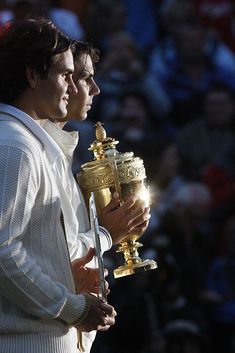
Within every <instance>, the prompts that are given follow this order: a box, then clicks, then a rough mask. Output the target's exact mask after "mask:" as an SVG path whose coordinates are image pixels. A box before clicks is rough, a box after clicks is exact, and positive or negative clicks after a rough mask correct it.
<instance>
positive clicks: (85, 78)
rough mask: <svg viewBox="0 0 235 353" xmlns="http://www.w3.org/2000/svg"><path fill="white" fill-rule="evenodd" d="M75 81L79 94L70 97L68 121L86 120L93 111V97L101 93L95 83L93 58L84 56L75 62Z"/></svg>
mask: <svg viewBox="0 0 235 353" xmlns="http://www.w3.org/2000/svg"><path fill="white" fill-rule="evenodd" d="M73 81H74V83H75V85H76V88H77V94H75V95H70V96H69V104H68V106H67V110H68V115H67V118H66V120H80V121H82V120H85V119H86V118H87V112H88V111H89V110H90V109H91V106H92V100H93V97H94V96H96V95H98V94H99V93H100V90H99V87H98V86H97V84H96V83H95V81H94V67H93V64H92V60H91V57H90V56H89V55H87V54H82V55H81V56H80V57H79V58H77V59H76V60H75V63H74V74H73Z"/></svg>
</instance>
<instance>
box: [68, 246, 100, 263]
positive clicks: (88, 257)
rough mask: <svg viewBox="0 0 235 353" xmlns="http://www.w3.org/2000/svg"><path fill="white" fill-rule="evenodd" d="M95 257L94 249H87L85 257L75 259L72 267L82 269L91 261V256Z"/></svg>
mask: <svg viewBox="0 0 235 353" xmlns="http://www.w3.org/2000/svg"><path fill="white" fill-rule="evenodd" d="M94 255H95V249H94V248H89V250H88V252H87V253H86V255H84V256H83V257H81V258H80V259H77V260H75V261H73V265H75V266H79V267H82V266H84V265H85V264H87V263H88V262H90V261H91V260H92V259H93V256H94Z"/></svg>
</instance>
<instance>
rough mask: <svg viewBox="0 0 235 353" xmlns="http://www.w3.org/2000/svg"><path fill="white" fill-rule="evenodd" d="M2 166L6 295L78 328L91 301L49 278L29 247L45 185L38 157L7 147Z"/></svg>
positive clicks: (2, 288)
mask: <svg viewBox="0 0 235 353" xmlns="http://www.w3.org/2000/svg"><path fill="white" fill-rule="evenodd" d="M37 163H38V161H37ZM0 165H1V172H0V278H1V281H0V292H1V293H2V295H4V296H6V297H7V298H8V300H10V301H11V302H12V303H14V304H16V305H18V306H19V307H21V308H22V309H23V310H25V311H27V312H28V313H30V314H32V315H35V316H38V317H40V318H59V319H61V320H63V321H64V322H66V323H68V324H72V323H73V322H74V321H76V320H78V319H79V318H80V317H83V315H84V313H85V312H86V309H87V305H88V303H86V298H85V296H83V295H76V294H73V293H70V292H69V291H68V289H67V288H66V287H65V286H64V285H63V284H62V283H58V282H55V281H53V280H52V279H51V278H50V277H49V275H48V274H45V273H43V271H42V269H41V267H40V266H39V265H38V264H37V261H36V260H35V259H34V258H32V257H31V256H30V254H29V253H27V250H26V248H25V247H24V245H23V244H24V236H25V230H26V228H27V226H28V224H29V220H30V216H31V210H32V208H33V206H34V203H35V197H36V195H37V193H38V189H39V182H40V175H39V173H38V166H37V167H36V160H35V159H34V157H33V153H31V155H30V153H29V151H28V153H26V152H25V151H23V150H22V149H20V148H18V146H11V147H9V146H5V145H4V144H2V145H1V148H0Z"/></svg>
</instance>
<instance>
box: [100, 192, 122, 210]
mask: <svg viewBox="0 0 235 353" xmlns="http://www.w3.org/2000/svg"><path fill="white" fill-rule="evenodd" d="M119 205H120V198H119V195H118V193H117V192H116V191H115V192H114V193H113V195H112V198H111V200H110V202H109V203H108V205H107V206H105V207H104V211H105V212H109V211H111V210H113V209H116V208H117V207H118V206H119Z"/></svg>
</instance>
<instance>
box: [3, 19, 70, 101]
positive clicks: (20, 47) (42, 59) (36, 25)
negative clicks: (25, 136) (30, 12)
mask: <svg viewBox="0 0 235 353" xmlns="http://www.w3.org/2000/svg"><path fill="white" fill-rule="evenodd" d="M72 43H73V42H72V40H71V39H70V38H68V37H67V36H66V35H64V34H63V33H62V32H61V31H60V30H58V29H57V28H56V26H55V25H54V24H53V23H52V22H51V21H50V20H49V19H46V18H31V19H24V20H16V21H12V22H9V23H7V24H5V25H4V26H3V27H2V28H1V29H0V77H1V79H0V101H1V102H3V103H8V104H11V103H13V102H14V101H15V100H16V99H17V98H18V97H19V96H20V95H21V93H22V92H23V91H24V90H25V89H27V88H28V87H29V83H28V80H27V76H26V69H27V68H28V67H31V68H33V69H35V70H36V72H37V73H38V74H39V75H40V76H41V78H46V77H47V75H48V71H49V69H50V65H51V61H52V57H53V56H55V55H56V54H60V53H63V52H65V51H67V50H68V49H69V48H72Z"/></svg>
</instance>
